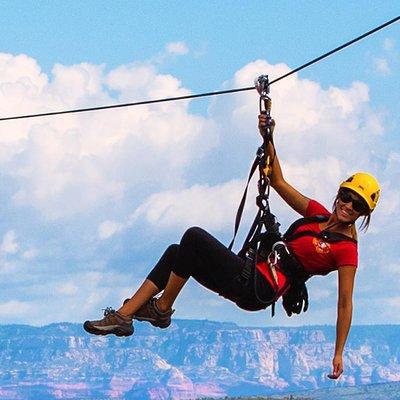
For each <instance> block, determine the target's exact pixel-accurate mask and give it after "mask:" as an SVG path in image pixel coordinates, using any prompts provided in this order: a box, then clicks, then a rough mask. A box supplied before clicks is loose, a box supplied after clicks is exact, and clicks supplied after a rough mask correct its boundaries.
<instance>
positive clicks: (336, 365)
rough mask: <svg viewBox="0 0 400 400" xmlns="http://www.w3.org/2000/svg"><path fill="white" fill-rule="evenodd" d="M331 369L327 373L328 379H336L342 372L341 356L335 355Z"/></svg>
mask: <svg viewBox="0 0 400 400" xmlns="http://www.w3.org/2000/svg"><path fill="white" fill-rule="evenodd" d="M332 365H333V370H332V373H331V374H329V375H328V378H329V379H338V378H339V376H340V375H342V373H343V358H342V356H335V357H334V358H333V361H332Z"/></svg>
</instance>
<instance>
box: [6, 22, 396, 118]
mask: <svg viewBox="0 0 400 400" xmlns="http://www.w3.org/2000/svg"><path fill="white" fill-rule="evenodd" d="M399 20H400V16H397V17H396V18H393V19H391V20H390V21H387V22H385V23H384V24H382V25H379V26H377V27H376V28H374V29H372V30H370V31H368V32H366V33H364V34H362V35H361V36H358V37H356V38H355V39H352V40H350V41H348V42H346V43H344V44H342V45H341V46H339V47H336V48H335V49H333V50H331V51H328V52H327V53H325V54H323V55H321V56H319V57H317V58H314V59H313V60H311V61H309V62H307V63H305V64H303V65H301V66H300V67H297V68H295V69H294V70H292V71H290V72H288V73H287V74H284V75H282V76H280V77H279V78H276V79H274V80H272V81H271V82H270V83H269V85H272V84H273V83H276V82H278V81H280V80H282V79H284V78H287V77H288V76H289V75H292V74H294V73H296V72H299V71H301V70H302V69H304V68H307V67H309V66H310V65H312V64H315V63H317V62H319V61H321V60H323V59H324V58H326V57H329V56H331V55H332V54H334V53H336V52H338V51H340V50H343V49H344V48H346V47H348V46H351V45H352V44H354V43H356V42H358V41H360V40H362V39H364V38H366V37H367V36H369V35H372V34H374V33H375V32H378V31H380V30H381V29H383V28H386V27H387V26H389V25H391V24H394V23H395V22H397V21H399ZM254 89H255V87H254V86H249V87H244V88H238V89H229V90H220V91H214V92H206V93H199V94H191V95H187V96H178V97H167V98H162V99H155V100H144V101H138V102H134V103H124V104H112V105H108V106H99V107H90V108H77V109H73V110H64V111H53V112H47V113H39V114H27V115H17V116H13V117H4V118H0V121H10V120H15V119H27V118H37V117H48V116H52V115H62V114H73V113H81V112H87V111H99V110H108V109H111V108H122V107H133V106H141V105H145V104H156V103H165V102H170V101H177V100H188V99H197V98H200V97H208V96H219V95H221V94H230V93H238V92H245V91H249V90H254Z"/></svg>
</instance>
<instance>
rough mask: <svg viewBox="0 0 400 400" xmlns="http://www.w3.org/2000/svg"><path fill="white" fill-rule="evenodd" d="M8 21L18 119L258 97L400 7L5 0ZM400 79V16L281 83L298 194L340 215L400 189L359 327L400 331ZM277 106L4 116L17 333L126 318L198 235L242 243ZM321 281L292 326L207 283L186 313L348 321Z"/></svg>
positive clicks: (373, 237)
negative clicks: (117, 313)
mask: <svg viewBox="0 0 400 400" xmlns="http://www.w3.org/2000/svg"><path fill="white" fill-rule="evenodd" d="M332 3H334V4H332ZM244 4H245V5H244ZM0 12H1V15H2V17H3V18H2V24H1V26H0V115H1V116H2V117H5V116H14V115H21V114H30V113H40V112H49V111H58V110H64V109H73V108H81V107H94V106H99V105H106V104H114V103H121V102H133V101H140V100H147V99H154V98H162V97H172V96H181V95H187V94H193V93H201V92H208V91H213V90H221V89H230V88H238V87H248V86H251V85H252V84H253V82H254V79H255V78H256V77H258V76H259V75H261V74H268V75H269V76H270V78H271V79H274V78H276V77H278V76H281V75H283V74H285V73H287V72H289V71H290V70H292V69H294V68H296V67H297V66H299V65H301V64H303V63H305V62H307V61H309V60H311V59H313V58H314V57H317V56H319V55H320V54H322V53H324V52H326V51H328V50H330V49H332V48H334V47H336V46H338V45H340V44H342V43H344V42H345V41H348V40H350V39H352V38H354V37H356V36H358V35H361V34H362V33H364V32H366V31H368V30H370V29H372V28H374V27H376V26H378V25H380V24H382V23H384V22H386V21H388V20H390V19H392V18H394V17H396V16H398V15H399V14H400V13H399V7H398V2H396V1H379V2H371V1H357V2H348V1H336V2H328V1H310V2H291V1H276V2H265V1H251V2H246V3H239V2H236V1H204V2H197V1H172V2H162V1H141V2H139V1H138V2H128V1H113V2H108V1H103V2H97V1H86V2H77V1H70V2H61V1H54V2H39V3H38V2H34V1H12V2H11V1H3V2H1V3H0ZM399 68H400V25H399V23H396V24H394V25H392V26H390V27H388V28H387V29H385V30H383V31H381V32H379V33H377V34H375V35H374V36H371V37H368V38H367V39H365V40H364V41H362V42H360V43H358V44H356V45H354V46H351V47H350V48H347V49H345V50H344V51H342V52H341V53H338V54H336V55H334V56H332V57H330V58H328V59H326V60H324V61H322V62H320V63H319V64H317V65H313V66H311V67H309V68H308V69H306V70H303V71H301V72H300V73H297V74H294V75H292V76H291V77H290V78H287V79H284V80H282V81H280V82H279V83H277V84H275V85H273V86H272V87H271V97H272V100H273V108H272V115H273V117H274V119H275V120H276V124H277V127H276V130H275V141H276V147H277V152H278V154H279V156H280V159H281V162H282V166H283V170H284V174H285V176H286V178H287V180H288V181H289V182H290V183H292V184H293V185H294V186H295V187H297V188H298V189H299V190H300V191H301V192H302V193H304V194H305V195H306V196H308V197H311V198H315V199H317V200H318V201H320V202H322V203H323V204H324V205H325V206H326V207H327V208H330V207H331V204H332V201H333V198H334V197H335V193H336V190H337V187H338V184H339V183H340V182H341V180H343V179H345V178H347V177H348V176H349V175H350V174H352V173H354V172H356V171H369V172H370V173H372V174H374V175H376V176H377V178H378V179H379V181H380V183H381V186H382V196H381V200H380V203H379V205H378V207H377V209H376V211H375V212H374V213H373V216H372V221H371V226H370V229H369V231H368V232H367V233H366V234H363V233H360V235H359V253H360V256H359V268H358V272H357V275H356V286H355V293H354V316H353V323H355V324H387V323H389V324H398V323H400V293H399V291H398V281H399V278H400V261H399V258H400V257H399V256H400V251H399V247H398V242H399V231H400V220H399V218H398V216H397V210H398V208H399V206H400V188H399V183H398V182H399V178H400V138H399V124H400V118H399V115H400V113H399V111H400V110H399V92H400V84H399V82H400V80H399ZM257 113H258V97H257V94H256V92H255V91H251V92H244V93H239V94H234V95H224V96H219V97H213V98H206V99H201V100H192V101H180V102H173V103H164V104H160V105H151V106H141V107H135V108H124V109H118V110H115V109H114V110H107V111H98V112H89V113H82V114H70V115H64V116H54V117H46V118H37V119H29V120H17V121H7V122H0V204H1V205H0V215H1V218H0V323H3V324H6V323H26V324H32V325H43V324H48V323H52V322H59V321H71V322H83V321H84V320H86V319H96V318H98V317H100V316H101V312H102V311H101V310H102V309H104V308H105V307H107V306H113V307H116V308H118V307H119V305H120V303H121V301H122V300H123V299H125V298H126V297H130V296H131V295H132V293H133V291H134V290H135V289H136V288H137V287H138V286H139V285H140V283H141V282H142V280H143V279H144V278H145V277H146V276H147V274H148V272H149V271H150V270H151V268H152V266H153V265H154V264H155V263H156V262H157V260H158V259H159V257H160V256H161V255H162V253H163V251H164V250H165V249H166V248H167V246H168V245H169V244H171V243H178V242H179V240H180V238H181V236H182V234H183V233H184V232H185V230H186V229H187V228H188V227H190V226H201V227H203V228H205V229H206V230H208V231H209V232H210V233H211V234H213V235H214V236H215V237H216V238H218V239H219V240H220V241H221V242H223V243H225V244H228V243H229V242H230V239H231V237H232V232H233V225H234V216H235V213H236V209H237V206H238V203H239V200H240V197H241V193H242V191H243V189H244V185H245V180H246V177H247V173H248V169H249V167H250V165H251V162H252V160H253V157H254V154H255V150H256V149H257V147H258V145H259V144H260V137H259V135H258V131H257ZM255 190H256V188H255V182H253V183H252V188H251V194H250V196H249V200H248V205H247V207H246V210H245V215H244V218H243V222H242V230H241V234H240V237H239V239H238V242H237V245H236V250H238V249H239V248H240V240H241V239H243V235H244V234H245V233H246V226H247V227H248V226H249V224H250V222H251V220H252V218H253V216H254V213H255V211H256V210H255V205H254V194H255ZM271 207H272V209H273V211H274V213H275V214H276V215H277V216H278V218H279V220H280V222H281V224H282V230H284V229H285V228H286V227H287V226H288V225H289V224H290V222H292V221H294V220H295V219H296V218H297V216H296V214H295V213H294V212H293V211H291V210H290V209H289V208H288V206H287V205H285V204H284V203H283V202H282V201H281V200H280V199H278V198H277V197H276V195H275V194H272V195H271ZM308 287H309V294H310V302H311V305H310V309H309V311H308V312H307V313H305V314H302V315H300V316H294V317H291V318H288V317H286V315H285V313H284V311H283V310H282V309H281V307H280V305H278V307H277V312H276V316H275V317H274V318H271V315H270V311H269V310H266V311H262V312H256V313H250V312H245V311H243V310H239V309H238V308H236V307H235V305H233V304H232V303H230V302H228V301H227V300H225V299H223V298H221V297H219V296H218V295H216V294H214V293H211V292H209V291H208V290H206V289H204V288H202V287H201V286H200V285H199V284H197V283H196V282H192V281H190V282H189V283H188V284H187V286H186V287H185V288H184V290H183V292H182V294H181V296H180V297H179V299H178V300H177V302H176V305H175V308H176V312H175V316H176V318H190V319H209V320H219V321H234V322H236V323H237V324H239V325H247V326H282V325H284V326H290V325H310V324H335V322H336V299H337V274H336V273H332V274H330V275H328V276H326V277H315V278H313V279H312V280H310V281H309V285H308Z"/></svg>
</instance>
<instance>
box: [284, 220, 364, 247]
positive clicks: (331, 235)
mask: <svg viewBox="0 0 400 400" xmlns="http://www.w3.org/2000/svg"><path fill="white" fill-rule="evenodd" d="M328 218H329V217H328V216H326V215H315V216H313V217H305V218H300V219H298V220H297V221H295V222H293V224H292V225H290V227H289V229H288V230H287V231H286V232H285V234H284V235H283V238H284V240H285V241H286V242H291V241H293V240H296V239H298V238H301V237H305V236H311V237H316V238H318V239H322V240H324V241H326V242H329V243H337V242H343V241H349V242H353V243H357V240H355V239H353V238H351V237H349V236H347V235H344V234H343V233H339V232H331V231H327V230H324V231H321V232H315V231H312V230H308V229H307V230H304V231H301V232H296V230H297V229H298V228H299V227H301V226H303V225H307V224H310V223H314V222H326V221H327V220H328Z"/></svg>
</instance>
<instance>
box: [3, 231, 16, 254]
mask: <svg viewBox="0 0 400 400" xmlns="http://www.w3.org/2000/svg"><path fill="white" fill-rule="evenodd" d="M16 239H17V235H16V234H15V231H13V230H11V231H8V232H7V233H6V234H5V235H4V236H3V241H2V243H1V246H0V250H1V251H2V252H3V253H9V254H15V253H17V252H18V251H19V249H20V247H19V244H18V243H17V241H16Z"/></svg>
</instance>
